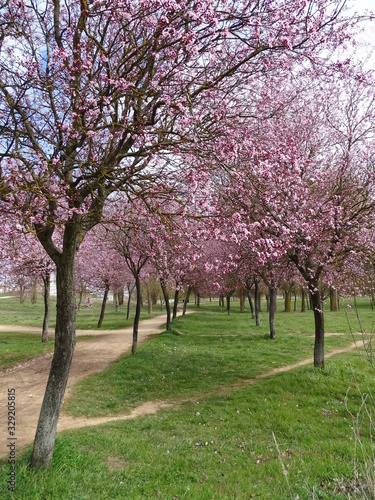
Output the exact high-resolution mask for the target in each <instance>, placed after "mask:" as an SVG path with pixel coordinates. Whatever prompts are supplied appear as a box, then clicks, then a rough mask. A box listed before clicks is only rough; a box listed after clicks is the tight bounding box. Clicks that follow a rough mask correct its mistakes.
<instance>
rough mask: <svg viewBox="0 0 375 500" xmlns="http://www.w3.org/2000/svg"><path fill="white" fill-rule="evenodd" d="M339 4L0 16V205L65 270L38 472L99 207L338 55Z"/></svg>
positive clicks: (53, 5)
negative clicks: (281, 75) (254, 102)
mask: <svg viewBox="0 0 375 500" xmlns="http://www.w3.org/2000/svg"><path fill="white" fill-rule="evenodd" d="M343 4H345V2H342V1H341V0H333V1H332V0H330V1H328V0H315V1H314V2H312V1H311V2H308V3H307V4H306V1H305V0H297V1H294V2H290V1H287V0H285V1H284V0H283V1H281V2H280V1H279V0H262V1H261V2H256V3H254V4H253V3H249V2H247V1H229V2H226V1H218V2H212V1H210V0H202V1H200V2H195V1H191V0H182V1H179V2H177V1H170V0H139V1H134V2H133V1H132V2H130V1H127V0H114V1H106V0H104V1H99V0H67V1H65V2H61V1H60V0H48V1H47V0H46V1H45V2H35V1H33V0H19V1H16V2H15V1H10V2H6V3H5V5H3V6H2V8H1V10H0V27H1V29H0V43H1V45H0V47H1V48H0V50H1V52H0V75H1V76H0V136H1V141H0V162H1V163H0V193H1V195H0V198H1V200H2V201H3V202H5V203H6V204H8V205H10V206H12V207H13V209H14V210H15V211H16V212H17V213H18V214H19V215H20V216H21V217H22V218H23V219H24V221H25V224H26V223H27V224H28V226H29V228H30V229H31V230H33V231H34V232H35V234H36V235H37V237H38V239H39V241H40V242H41V244H42V246H43V247H44V249H45V251H46V252H47V254H48V255H49V257H50V258H51V259H52V260H53V261H54V263H55V265H56V270H57V271H56V287H57V319H56V331H55V352H54V356H53V360H52V364H51V372H50V377H49V380H48V384H47V388H46V392H45V397H44V400H43V404H42V408H41V413H40V418H39V422H38V427H37V432H36V437H35V442H34V449H33V455H32V460H31V462H32V465H33V466H34V467H35V468H37V469H38V468H40V467H49V466H50V464H51V460H52V454H53V449H54V442H55V435H56V427H57V421H58V417H59V413H60V408H61V404H62V400H63V396H64V392H65V387H66V383H67V379H68V374H69V369H70V365H71V360H72V357H73V353H74V346H75V279H74V262H75V257H76V254H77V251H78V248H79V246H80V244H81V242H82V241H83V239H84V237H85V234H86V233H87V232H88V231H89V230H90V229H91V228H92V227H93V226H95V225H96V224H98V223H99V222H100V220H101V218H102V211H103V206H104V203H105V200H106V199H107V198H108V196H109V195H110V194H111V193H112V192H114V191H116V190H119V189H120V190H125V191H127V192H129V193H136V194H137V196H142V195H143V194H144V193H145V192H146V191H147V189H148V187H149V186H150V184H152V182H153V181H155V182H158V179H159V175H160V172H161V171H162V169H163V168H164V167H165V162H164V161H163V156H164V157H165V156H168V154H170V153H173V155H183V153H184V151H186V150H187V148H188V149H189V150H193V151H195V152H199V151H203V150H204V147H203V143H204V142H205V141H206V142H207V141H209V140H211V138H212V133H215V134H220V135H221V136H222V137H225V135H226V133H227V132H226V126H225V123H226V119H228V118H229V116H230V115H232V110H231V99H232V97H231V96H233V98H234V97H235V93H233V89H234V88H238V87H239V86H242V87H246V86H248V88H251V85H252V82H251V78H258V76H259V75H260V74H264V75H267V74H269V73H270V72H272V71H280V69H281V68H282V67H284V68H285V67H287V66H288V67H290V66H291V65H292V64H294V62H295V61H296V60H297V59H298V58H300V57H302V56H304V57H306V58H310V60H311V59H314V58H316V59H318V58H319V57H320V55H321V54H322V50H323V49H325V50H327V49H331V48H332V47H336V46H337V45H339V44H341V43H344V42H345V41H346V40H347V39H348V38H349V32H350V28H351V26H352V20H351V19H347V18H346V17H345V16H344V14H343V13H342V7H343ZM306 60H307V59H306ZM236 95H237V96H238V98H239V99H240V98H242V96H241V92H238V93H236ZM219 120H220V123H219ZM187 144H188V146H187ZM181 164H182V163H181ZM58 226H60V227H61V228H62V234H63V236H62V244H61V245H58V244H57V242H56V239H55V237H54V232H55V228H56V227H58Z"/></svg>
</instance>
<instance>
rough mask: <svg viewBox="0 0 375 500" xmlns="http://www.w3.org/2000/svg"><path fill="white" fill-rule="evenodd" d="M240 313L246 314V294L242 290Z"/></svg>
mask: <svg viewBox="0 0 375 500" xmlns="http://www.w3.org/2000/svg"><path fill="white" fill-rule="evenodd" d="M240 312H242V313H243V312H245V294H244V293H243V291H242V290H241V292H240Z"/></svg>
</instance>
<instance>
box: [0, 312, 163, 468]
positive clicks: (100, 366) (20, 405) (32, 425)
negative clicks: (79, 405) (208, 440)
mask: <svg viewBox="0 0 375 500" xmlns="http://www.w3.org/2000/svg"><path fill="white" fill-rule="evenodd" d="M163 325H165V315H163V316H157V317H154V318H151V319H146V320H143V321H141V323H140V324H139V332H138V342H142V341H143V340H144V339H146V338H147V337H149V336H150V335H153V334H158V333H160V332H161V331H162V328H163ZM0 331H7V332H21V333H38V334H39V335H40V328H33V327H23V326H16V325H6V326H4V325H1V326H0ZM51 333H52V331H51ZM81 335H91V336H92V337H93V339H90V340H88V341H85V342H77V345H76V349H75V353H74V358H73V362H72V366H71V370H70V374H69V380H68V385H67V389H66V392H65V397H68V396H69V393H70V388H71V387H72V386H73V385H74V384H75V383H77V382H78V381H79V380H82V379H83V378H85V377H87V376H88V375H91V374H92V373H96V372H99V371H102V370H104V369H105V368H106V367H107V366H108V365H109V364H110V363H112V362H113V361H115V360H116V359H117V358H119V357H120V356H121V355H122V354H123V353H125V352H127V351H129V350H130V349H131V345H132V336H133V328H132V327H128V328H124V329H122V330H95V331H92V330H77V337H79V336H81ZM52 356H53V353H46V354H42V355H39V356H36V357H34V358H32V359H30V360H28V361H25V362H21V363H19V364H16V365H15V366H12V367H10V368H8V369H3V370H1V371H0V458H2V457H5V456H7V455H8V449H7V444H8V443H7V437H8V430H7V429H8V426H7V421H8V389H15V392H16V438H17V450H20V449H21V448H22V447H24V446H26V445H28V444H31V443H32V442H33V440H34V436H35V431H36V426H37V423H38V418H39V412H40V408H41V405H42V401H43V396H44V392H45V387H46V384H47V380H48V374H49V370H50V366H51V361H52ZM136 416H137V415H136ZM65 418H66V419H67V421H69V418H67V417H63V416H61V417H60V420H59V424H58V431H60V430H63V429H67V428H69V424H67V423H65ZM82 425H85V424H84V423H83V422H82ZM72 426H73V427H75V426H74V425H72ZM80 426H81V425H80Z"/></svg>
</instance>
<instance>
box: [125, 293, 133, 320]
mask: <svg viewBox="0 0 375 500" xmlns="http://www.w3.org/2000/svg"><path fill="white" fill-rule="evenodd" d="M127 287H128V302H127V305H126V320H128V319H129V318H130V303H131V300H132V292H133V289H134V288H133V287H132V286H131V285H130V284H128V285H127Z"/></svg>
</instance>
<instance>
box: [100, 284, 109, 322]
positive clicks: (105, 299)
mask: <svg viewBox="0 0 375 500" xmlns="http://www.w3.org/2000/svg"><path fill="white" fill-rule="evenodd" d="M108 292H109V285H108V284H106V287H105V290H104V295H103V302H102V308H101V310H100V317H99V321H98V328H101V326H102V323H103V319H104V313H105V306H106V304H107V299H108Z"/></svg>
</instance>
